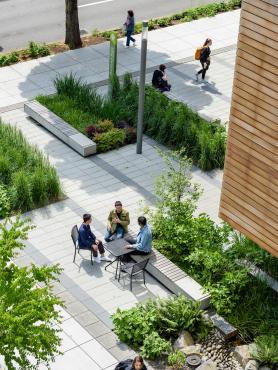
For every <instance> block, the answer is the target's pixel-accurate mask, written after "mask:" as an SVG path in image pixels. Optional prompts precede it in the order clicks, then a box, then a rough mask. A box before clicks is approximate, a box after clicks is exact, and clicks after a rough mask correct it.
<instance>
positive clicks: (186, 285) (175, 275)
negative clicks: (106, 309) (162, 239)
mask: <svg viewBox="0 0 278 370" xmlns="http://www.w3.org/2000/svg"><path fill="white" fill-rule="evenodd" d="M145 258H146V256H140V255H138V256H137V255H132V259H133V260H134V261H136V262H140V261H142V260H143V259H145ZM149 258H150V261H149V263H148V265H147V268H146V271H147V272H148V273H149V274H150V275H152V276H153V277H154V278H156V279H157V280H158V281H159V282H160V283H161V284H163V285H164V286H165V287H166V288H167V289H169V290H170V291H171V292H172V293H174V294H184V295H185V296H187V297H188V298H190V299H193V300H194V301H199V302H200V306H201V308H202V309H205V308H207V307H208V306H209V305H210V294H209V293H207V292H204V290H203V288H202V286H201V285H200V284H199V283H197V282H196V281H195V280H194V279H192V278H191V277H190V276H189V275H187V274H186V273H185V272H184V271H182V270H181V269H180V268H179V267H178V266H176V265H175V264H174V263H173V262H171V261H170V260H169V259H168V258H166V257H165V256H164V255H163V254H161V253H160V252H159V251H158V250H156V249H155V248H153V251H152V253H151V254H150V257H149Z"/></svg>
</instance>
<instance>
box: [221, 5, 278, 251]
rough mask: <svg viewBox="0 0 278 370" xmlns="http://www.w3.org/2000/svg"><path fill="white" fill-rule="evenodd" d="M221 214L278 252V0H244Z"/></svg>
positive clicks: (253, 238) (247, 233)
mask: <svg viewBox="0 0 278 370" xmlns="http://www.w3.org/2000/svg"><path fill="white" fill-rule="evenodd" d="M219 216H220V217H221V218H222V219H223V220H224V221H226V222H228V223H229V224H230V225H231V226H233V227H234V228H235V229H237V230H239V231H240V232H242V233H243V234H245V235H246V236H248V237H249V238H250V239H252V240H253V241H254V242H256V243H257V244H258V245H259V246H261V247H262V248H264V249H266V250H267V251H269V252H270V253H272V254H273V255H275V256H276V257H278V0H243V4H242V10H241V19H240V29H239V37H238V44H237V56H236V67H235V75H234V84H233V94H232V103H231V111H230V123H229V131H228V143H227V151H226V159H225V168H224V177H223V184H222V192H221V200H220V209H219Z"/></svg>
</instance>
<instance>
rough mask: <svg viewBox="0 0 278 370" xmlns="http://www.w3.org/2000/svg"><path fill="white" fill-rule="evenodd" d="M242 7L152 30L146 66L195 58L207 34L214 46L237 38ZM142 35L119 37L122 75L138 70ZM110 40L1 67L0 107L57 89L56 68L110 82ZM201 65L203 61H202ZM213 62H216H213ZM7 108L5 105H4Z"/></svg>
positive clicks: (229, 42)
mask: <svg viewBox="0 0 278 370" xmlns="http://www.w3.org/2000/svg"><path fill="white" fill-rule="evenodd" d="M239 14H240V11H239V10H235V11H232V12H227V13H223V14H218V15H217V16H215V17H212V18H203V19H199V20H196V21H192V22H188V23H183V24H179V25H176V26H171V27H166V28H164V29H159V30H155V31H150V32H149V35H148V60H147V67H148V68H151V69H153V68H154V67H155V66H157V65H159V64H161V63H164V64H165V63H166V64H167V63H171V62H177V61H179V62H180V63H181V62H182V60H183V59H186V58H187V61H188V59H189V60H190V59H191V60H193V55H194V52H195V49H196V47H197V46H199V45H202V44H203V42H204V40H205V39H206V38H207V37H210V38H212V40H213V47H212V50H217V49H220V48H223V47H230V46H232V45H234V44H235V43H236V39H237V33H238V26H239ZM140 37H141V36H140V35H137V36H136V39H137V46H136V47H135V48H133V47H130V48H129V49H125V48H124V40H123V39H120V40H119V42H118V70H117V73H118V75H123V74H124V73H126V72H138V71H139V64H140ZM108 54H109V43H108V42H105V43H103V44H98V45H93V46H91V47H87V48H83V49H77V50H72V51H68V52H65V53H62V54H57V55H52V56H47V57H43V58H39V59H37V60H32V61H28V62H24V63H18V64H15V65H13V66H9V67H3V68H1V69H0V108H4V107H8V106H10V105H13V104H18V103H22V102H24V101H26V100H29V99H32V98H34V97H35V96H36V95H38V94H51V93H53V91H54V90H53V79H54V78H55V76H56V75H57V74H60V75H64V74H67V73H70V72H72V73H75V74H76V76H77V77H81V78H83V80H84V81H86V82H87V83H99V84H105V83H107V78H108ZM197 68H199V65H198V67H197ZM212 68H213V67H212ZM4 110H5V109H2V111H4Z"/></svg>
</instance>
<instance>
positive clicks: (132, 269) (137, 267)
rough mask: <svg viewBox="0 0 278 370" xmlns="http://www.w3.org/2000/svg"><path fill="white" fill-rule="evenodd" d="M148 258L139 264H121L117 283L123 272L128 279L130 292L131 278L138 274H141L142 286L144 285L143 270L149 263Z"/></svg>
mask: <svg viewBox="0 0 278 370" xmlns="http://www.w3.org/2000/svg"><path fill="white" fill-rule="evenodd" d="M149 260H150V259H149V258H146V259H144V260H143V261H141V262H137V263H136V262H134V263H133V262H128V263H123V264H122V265H121V266H120V268H119V270H120V271H119V277H118V281H120V278H121V272H125V273H127V274H128V275H129V279H130V290H131V291H132V278H133V276H135V275H137V274H139V273H140V272H142V273H143V279H144V285H146V279H145V268H146V266H147V264H148V262H149Z"/></svg>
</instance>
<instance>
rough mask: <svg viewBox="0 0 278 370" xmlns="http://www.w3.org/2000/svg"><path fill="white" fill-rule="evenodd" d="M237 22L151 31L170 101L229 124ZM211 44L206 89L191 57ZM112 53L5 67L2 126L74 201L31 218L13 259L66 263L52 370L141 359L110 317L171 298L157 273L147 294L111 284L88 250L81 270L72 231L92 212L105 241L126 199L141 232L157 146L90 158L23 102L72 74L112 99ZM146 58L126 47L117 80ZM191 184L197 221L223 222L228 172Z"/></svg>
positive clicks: (0, 75)
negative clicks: (16, 134) (39, 155)
mask: <svg viewBox="0 0 278 370" xmlns="http://www.w3.org/2000/svg"><path fill="white" fill-rule="evenodd" d="M238 19H239V11H234V12H230V13H225V14H220V15H218V16H216V17H214V18H208V19H202V20H198V21H195V22H191V23H187V24H183V25H177V26H173V27H168V28H166V29H163V30H157V31H152V32H150V33H149V54H148V67H149V68H150V69H153V68H154V67H155V66H156V65H157V64H160V63H166V64H167V65H168V66H169V68H168V69H169V71H168V74H169V78H170V80H171V83H172V84H173V92H172V94H173V96H172V98H176V99H178V100H181V101H185V102H187V103H188V104H190V105H191V106H192V108H193V109H196V110H197V111H199V112H200V113H201V114H203V115H206V116H207V118H209V119H214V118H216V117H217V116H218V114H219V117H220V116H221V119H222V121H223V122H225V121H227V119H228V111H229V106H230V96H231V88H232V84H231V81H232V76H233V69H234V64H233V63H234V56H235V47H234V45H235V42H236V36H237V30H238ZM200 29H202V32H201V33H200V32H199V30H200ZM207 36H209V37H212V39H213V50H214V55H213V56H212V66H211V69H210V70H209V72H208V84H202V83H198V84H197V83H196V82H194V73H195V71H196V70H198V68H199V65H198V63H196V62H195V61H193V54H194V50H195V47H196V45H199V44H201V42H202V41H203V40H204V39H205V38H206V37H207ZM108 50H109V49H108V44H107V43H105V44H101V45H96V46H93V47H90V48H85V49H80V50H75V51H70V52H67V53H64V54H60V55H56V56H51V57H46V58H40V59H38V60H36V61H30V62H26V63H20V64H17V65H14V66H11V67H5V68H2V69H0V99H1V107H2V108H1V110H2V113H0V116H1V118H2V119H3V121H4V122H9V123H10V124H12V125H14V126H17V127H18V128H20V129H21V130H22V132H23V134H24V135H25V136H26V137H27V138H28V141H29V142H31V143H33V144H36V145H37V146H38V147H39V149H40V150H42V151H43V152H44V153H45V154H47V155H48V157H49V159H50V161H51V163H52V164H53V165H54V166H55V168H56V169H57V172H58V174H59V177H60V179H61V182H62V185H63V188H64V191H65V193H66V194H67V199H65V200H63V201H61V202H58V203H55V204H52V205H49V206H47V207H44V208H41V209H38V210H34V211H32V212H29V213H28V214H27V215H26V216H28V217H30V219H31V221H32V223H34V224H35V225H36V228H35V229H34V230H32V231H31V233H30V238H29V240H28V243H27V246H26V248H25V250H24V251H23V252H22V254H21V255H20V257H19V258H18V259H17V260H16V263H18V264H19V265H20V266H26V265H29V264H30V263H32V262H34V263H36V264H44V263H46V264H49V263H60V264H61V266H62V267H63V269H64V270H63V273H62V275H61V279H60V282H59V283H58V284H56V285H55V292H56V293H57V294H58V295H59V296H60V297H61V298H62V299H63V300H64V301H65V304H66V308H65V310H64V311H62V313H63V322H62V324H61V326H60V327H61V329H62V332H61V337H62V339H63V342H62V347H61V349H62V351H63V352H64V356H59V357H57V358H56V359H55V363H54V364H53V365H52V366H51V369H52V370H60V369H67V370H79V369H80V370H81V369H82V370H89V369H90V370H92V369H93V370H104V369H105V370H113V369H114V367H115V364H116V363H117V362H118V361H120V360H122V359H126V358H132V357H133V356H134V352H133V351H132V350H131V349H130V348H129V347H128V346H126V345H124V344H123V343H120V342H119V341H118V340H117V337H116V336H115V334H114V333H113V331H112V322H111V317H110V315H111V314H112V313H114V312H115V311H116V309H117V308H118V307H120V308H129V307H132V306H134V305H135V304H136V303H137V302H141V301H144V300H146V299H148V298H150V297H167V296H170V295H171V294H170V292H169V291H167V289H165V288H164V287H163V286H162V285H161V284H159V283H158V282H157V281H156V280H155V279H153V278H152V277H151V276H150V275H147V284H146V286H144V285H143V283H142V280H141V279H138V281H137V282H135V283H134V289H133V291H132V292H130V291H129V286H128V284H124V281H121V282H120V283H118V282H117V281H116V280H115V279H114V272H115V270H114V269H113V267H110V268H108V271H105V270H104V265H103V264H101V265H97V264H95V265H94V266H93V267H92V266H91V264H90V261H89V255H88V253H86V252H83V253H82V256H81V257H79V256H77V259H76V263H75V264H74V263H73V262H72V258H73V251H74V249H73V244H72V241H71V238H70V230H71V227H72V226H73V225H75V224H77V225H79V224H80V223H81V216H82V214H83V213H85V212H90V213H92V215H93V228H94V230H95V232H96V234H97V236H98V237H99V238H102V237H103V234H104V232H105V229H106V219H107V215H108V212H109V210H110V209H111V208H113V203H114V201H115V200H118V199H120V200H121V201H122V202H123V204H124V207H126V208H127V209H128V210H130V214H131V228H132V229H133V230H136V229H137V225H136V218H137V216H138V215H140V214H141V212H142V205H141V202H142V201H145V202H147V203H149V204H150V205H152V204H153V203H152V202H153V196H154V182H155V176H157V175H159V174H161V172H162V170H163V169H164V163H163V161H162V159H161V157H160V156H159V155H158V152H157V150H156V143H155V142H154V141H153V140H151V139H149V138H147V137H144V140H143V154H142V155H137V154H135V145H128V146H125V147H123V148H120V149H119V150H114V151H110V152H108V153H103V154H99V155H95V156H92V157H90V158H83V157H81V156H80V155H79V154H77V153H76V152H75V151H73V150H72V149H71V148H69V147H68V146H67V145H65V144H64V143H62V142H61V141H60V140H58V139H57V138H56V137H54V136H53V135H52V134H50V133H49V132H48V131H46V130H45V129H43V128H42V127H41V126H39V125H37V124H36V123H35V122H34V121H33V120H31V119H30V118H28V117H27V115H26V114H25V113H24V111H23V109H22V103H23V102H24V101H25V100H27V99H31V98H33V97H34V96H35V95H37V94H39V93H44V94H47V93H51V92H53V91H54V90H53V78H54V77H55V76H56V75H57V73H60V74H65V73H68V72H70V71H73V72H75V73H77V75H78V76H80V77H82V78H83V79H84V81H87V82H89V83H97V86H98V88H99V89H100V90H101V91H106V89H107V69H108V67H107V66H108V61H107V56H108ZM139 60H140V45H139V46H137V47H135V48H130V49H125V48H124V47H123V40H120V41H119V65H118V72H120V73H119V74H123V73H124V72H126V71H130V72H134V73H135V74H137V75H138V70H139ZM149 72H150V71H149ZM147 77H148V79H149V78H150V74H149V75H148V76H147ZM194 96H195V98H194V99H193V97H194ZM198 104H199V105H198ZM0 112H1V111H0ZM192 176H193V181H195V182H197V183H199V184H201V186H202V187H203V189H204V192H203V195H202V197H201V199H200V201H199V204H198V210H197V213H199V212H206V213H207V214H209V215H210V217H211V218H212V219H213V220H214V221H216V222H219V221H220V220H219V218H218V207H219V198H220V191H221V182H222V171H220V170H215V171H212V172H210V173H204V172H202V171H200V170H199V169H198V168H195V167H194V168H193V169H192ZM0 363H1V361H0ZM148 368H149V369H150V370H151V369H152V368H151V367H148ZM41 369H44V370H45V367H44V366H41ZM159 370H161V369H159Z"/></svg>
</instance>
